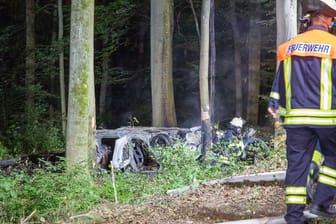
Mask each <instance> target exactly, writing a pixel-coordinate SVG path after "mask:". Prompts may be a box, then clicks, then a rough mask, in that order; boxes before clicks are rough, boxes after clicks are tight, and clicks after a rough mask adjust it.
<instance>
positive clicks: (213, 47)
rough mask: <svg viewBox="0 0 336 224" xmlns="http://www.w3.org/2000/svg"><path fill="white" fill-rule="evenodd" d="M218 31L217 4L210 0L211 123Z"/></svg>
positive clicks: (213, 114)
mask: <svg viewBox="0 0 336 224" xmlns="http://www.w3.org/2000/svg"><path fill="white" fill-rule="evenodd" d="M215 36H216V31H215V5H214V0H211V1H210V117H211V124H213V122H214V119H215V106H216V105H215V98H216V38H215Z"/></svg>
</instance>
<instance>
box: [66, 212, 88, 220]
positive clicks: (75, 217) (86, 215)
mask: <svg viewBox="0 0 336 224" xmlns="http://www.w3.org/2000/svg"><path fill="white" fill-rule="evenodd" d="M82 217H88V218H92V215H90V213H85V214H79V215H74V216H71V217H70V220H73V219H78V218H82Z"/></svg>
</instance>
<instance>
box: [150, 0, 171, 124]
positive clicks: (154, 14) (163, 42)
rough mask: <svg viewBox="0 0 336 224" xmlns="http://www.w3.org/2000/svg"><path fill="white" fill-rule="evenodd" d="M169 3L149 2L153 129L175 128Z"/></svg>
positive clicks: (164, 1)
mask: <svg viewBox="0 0 336 224" xmlns="http://www.w3.org/2000/svg"><path fill="white" fill-rule="evenodd" d="M172 20H173V1H172V0H161V1H157V0H151V86H152V117H153V120H152V123H153V126H167V127H168V126H176V114H175V101H174V89H173V75H172Z"/></svg>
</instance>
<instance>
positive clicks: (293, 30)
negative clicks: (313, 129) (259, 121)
mask: <svg viewBox="0 0 336 224" xmlns="http://www.w3.org/2000/svg"><path fill="white" fill-rule="evenodd" d="M276 23H277V46H279V45H280V44H282V43H283V42H285V41H287V40H289V39H290V38H292V37H294V36H295V35H297V0H277V1H276ZM277 66H278V65H277ZM279 123H281V121H279V120H278V119H276V121H275V122H274V149H275V150H281V149H282V148H283V146H284V145H285V140H286V138H285V137H283V136H286V130H285V129H284V128H283V127H282V126H281V125H278V124H279Z"/></svg>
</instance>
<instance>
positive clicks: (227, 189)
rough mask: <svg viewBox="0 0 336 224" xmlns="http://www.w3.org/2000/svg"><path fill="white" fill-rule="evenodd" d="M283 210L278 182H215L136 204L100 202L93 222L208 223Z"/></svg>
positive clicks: (136, 223) (274, 214)
mask: <svg viewBox="0 0 336 224" xmlns="http://www.w3.org/2000/svg"><path fill="white" fill-rule="evenodd" d="M284 212H285V204H284V191H283V187H282V184H281V183H280V184H279V183H273V184H269V183H263V184H216V185H211V186H208V185H207V186H201V187H199V188H197V189H195V190H193V191H191V192H188V193H185V194H183V195H180V196H163V197H159V198H157V197H153V198H151V199H149V200H147V201H146V202H143V203H141V204H137V205H125V204H111V203H104V204H101V205H100V206H99V207H98V208H97V209H96V210H95V212H94V213H93V214H94V215H95V216H99V217H100V218H101V219H102V220H101V221H97V222H96V223H101V224H107V223H115V224H120V223H132V224H154V223H155V224H156V223H160V224H162V223H166V224H170V223H171V224H173V223H174V224H182V223H183V224H207V223H209V224H210V223H211V224H214V223H220V222H225V221H230V220H243V219H251V218H261V217H268V216H280V215H283V214H284Z"/></svg>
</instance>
